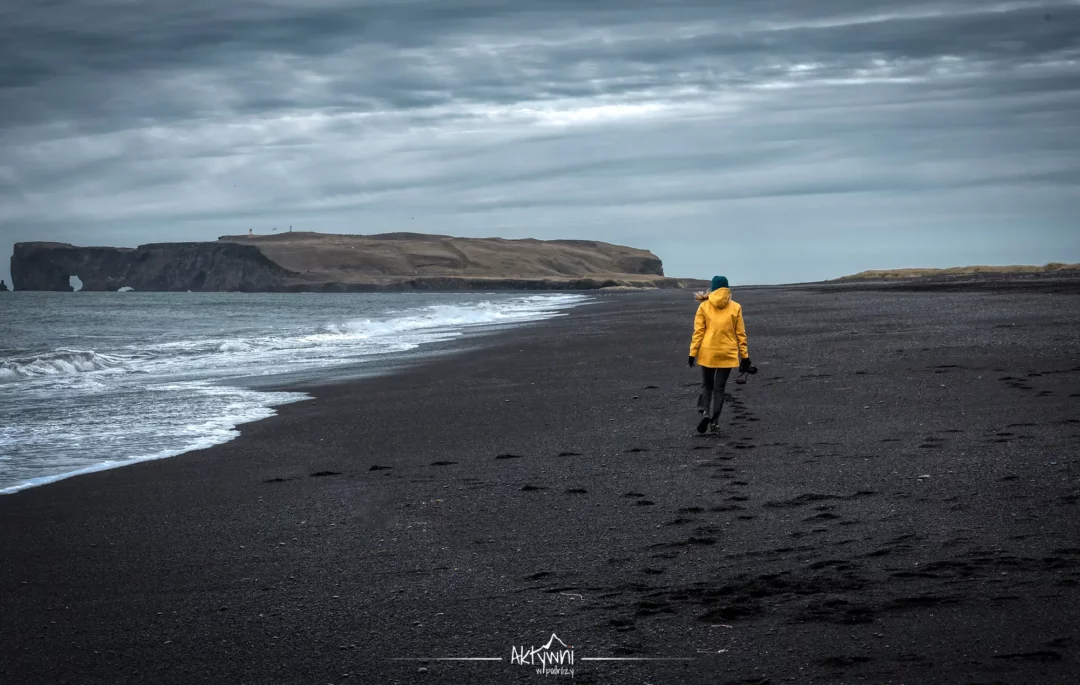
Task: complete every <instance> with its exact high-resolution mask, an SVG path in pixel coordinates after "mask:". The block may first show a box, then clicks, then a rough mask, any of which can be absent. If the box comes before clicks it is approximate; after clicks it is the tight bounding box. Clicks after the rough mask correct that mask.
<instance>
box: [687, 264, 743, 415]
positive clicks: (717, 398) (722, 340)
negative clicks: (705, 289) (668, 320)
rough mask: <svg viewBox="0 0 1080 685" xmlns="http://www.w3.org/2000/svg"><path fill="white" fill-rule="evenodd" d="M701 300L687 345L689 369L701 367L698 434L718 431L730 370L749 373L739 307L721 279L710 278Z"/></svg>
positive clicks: (699, 295) (717, 277) (701, 294)
mask: <svg viewBox="0 0 1080 685" xmlns="http://www.w3.org/2000/svg"><path fill="white" fill-rule="evenodd" d="M697 298H698V299H699V300H701V304H700V305H698V310H697V316H695V317H694V337H693V340H692V341H691V342H690V367H691V368H693V366H694V364H695V363H696V364H697V365H698V366H700V367H701V395H700V396H699V397H698V410H699V411H700V412H701V421H700V422H699V423H698V426H697V431H698V433H704V432H705V431H706V430H711V431H712V432H714V433H715V432H719V423H720V411H721V410H722V409H723V408H724V388H725V387H726V386H727V382H728V377H729V376H730V375H731V370H732V369H734V368H736V367H738V369H739V370H740V371H746V372H749V371H750V368H751V364H750V353H749V351H748V350H747V346H746V329H745V328H744V326H743V316H742V307H741V306H740V305H739V303H738V302H734V301H732V299H731V289H730V288H729V287H728V280H727V278H725V277H724V276H713V279H712V285H711V287H710V288H709V293H708V295H706V294H704V293H699V294H698V296H697Z"/></svg>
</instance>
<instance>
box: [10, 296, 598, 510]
mask: <svg viewBox="0 0 1080 685" xmlns="http://www.w3.org/2000/svg"><path fill="white" fill-rule="evenodd" d="M589 299H590V298H588V297H587V296H584V295H577V294H540V295H522V294H511V293H497V294H496V293H487V294H485V293H476V294H472V293H470V294H443V293H440V294H413V293H409V294H397V293H395V294H269V293H266V294H244V293H137V292H125V293H83V292H79V293H36V292H18V293H2V294H0V494H8V493H12V492H15V491H17V490H21V489H23V488H26V487H32V486H34V485H41V484H44V483H48V482H52V481H55V480H59V479H60V478H65V477H68V476H71V475H76V474H79V473H86V472H89V471H96V470H101V469H106V468H114V467H117V466H123V465H125V464H130V463H133V462H137V461H145V460H148V459H160V458H162V457H168V456H173V455H177V454H182V453H183V452H187V451H190V450H193V449H198V448H202V447H209V446H211V445H215V444H218V443H222V442H226V441H228V440H231V439H232V438H234V437H236V436H237V435H239V432H238V431H237V428H236V426H237V425H238V424H241V423H244V422H247V421H253V420H257V419H261V418H266V417H268V416H272V415H273V414H274V409H273V408H274V407H275V406H279V405H281V404H285V403H289V402H296V401H300V400H304V399H307V396H306V395H304V394H302V393H298V392H282V391H279V390H272V389H271V388H273V387H280V386H281V385H283V384H284V382H285V381H295V380H298V379H301V378H304V379H310V380H313V381H319V380H325V379H331V378H341V377H355V376H362V375H365V374H366V373H372V372H375V370H376V369H379V368H382V367H384V366H385V364H383V363H382V362H387V361H390V362H393V361H394V360H395V359H399V358H402V357H405V358H408V357H410V356H416V355H417V354H420V353H423V352H424V350H423V347H424V345H430V344H431V343H434V342H439V341H446V340H452V339H454V338H459V337H462V336H466V335H473V334H483V333H487V332H490V331H492V330H494V329H496V328H500V327H505V326H513V325H522V324H527V323H528V322H533V321H539V320H542V319H547V318H551V317H553V316H559V315H562V314H563V313H565V311H566V310H567V309H569V308H572V307H575V306H578V305H581V304H583V303H585V302H587V301H589Z"/></svg>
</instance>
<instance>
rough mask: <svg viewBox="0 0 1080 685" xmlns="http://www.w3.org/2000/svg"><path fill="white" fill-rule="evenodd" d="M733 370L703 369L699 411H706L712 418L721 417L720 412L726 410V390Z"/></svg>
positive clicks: (698, 403)
mask: <svg viewBox="0 0 1080 685" xmlns="http://www.w3.org/2000/svg"><path fill="white" fill-rule="evenodd" d="M730 375H731V369H730V368H728V369H710V368H709V367H707V366H703V367H701V394H700V395H698V401H697V406H698V409H702V410H704V411H703V413H704V414H708V415H709V417H710V418H713V419H715V418H716V417H717V416H720V410H722V409H723V408H724V388H725V387H727V381H728V376H730ZM710 408H711V412H710Z"/></svg>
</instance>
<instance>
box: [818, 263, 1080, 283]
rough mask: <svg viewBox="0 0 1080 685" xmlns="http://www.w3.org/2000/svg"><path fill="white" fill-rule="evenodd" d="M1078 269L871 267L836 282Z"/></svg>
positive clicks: (1053, 266)
mask: <svg viewBox="0 0 1080 685" xmlns="http://www.w3.org/2000/svg"><path fill="white" fill-rule="evenodd" d="M1068 271H1078V272H1080V264H1063V263H1061V262H1050V263H1049V264H1045V265H1043V266H1031V265H1022V264H1018V265H1013V266H954V267H950V268H947V269H871V270H869V271H860V272H859V273H857V274H852V275H850V276H842V277H840V278H837V279H836V282H842V281H879V280H897V279H909V278H934V277H957V276H974V277H979V276H989V277H1001V276H1012V275H1016V276H1033V275H1039V274H1055V273H1059V272H1068Z"/></svg>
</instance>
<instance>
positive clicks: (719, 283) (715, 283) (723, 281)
mask: <svg viewBox="0 0 1080 685" xmlns="http://www.w3.org/2000/svg"><path fill="white" fill-rule="evenodd" d="M727 287H728V282H727V277H726V276H713V277H712V287H711V288H709V290H710V291H712V290H719V289H720V288H727Z"/></svg>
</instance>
